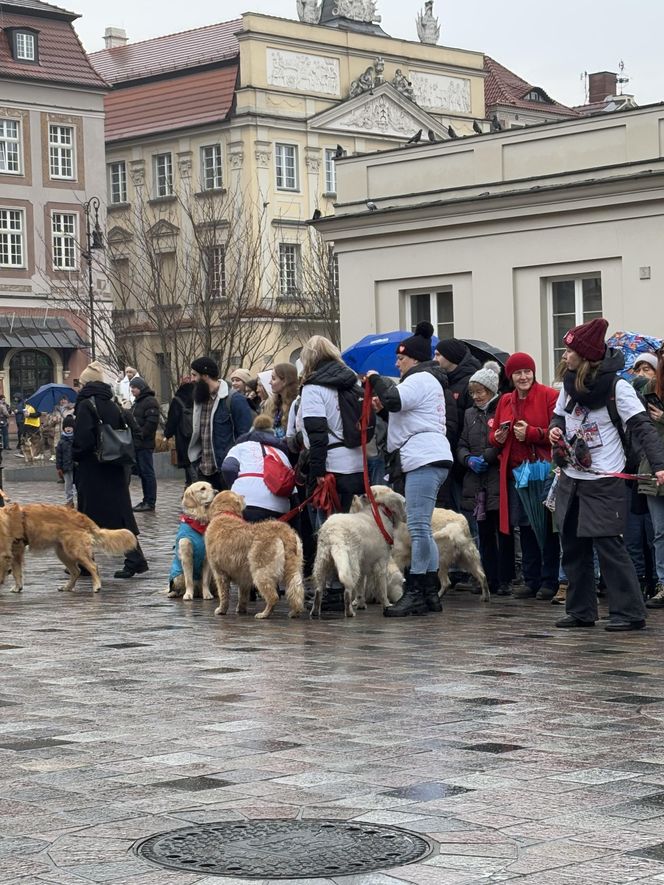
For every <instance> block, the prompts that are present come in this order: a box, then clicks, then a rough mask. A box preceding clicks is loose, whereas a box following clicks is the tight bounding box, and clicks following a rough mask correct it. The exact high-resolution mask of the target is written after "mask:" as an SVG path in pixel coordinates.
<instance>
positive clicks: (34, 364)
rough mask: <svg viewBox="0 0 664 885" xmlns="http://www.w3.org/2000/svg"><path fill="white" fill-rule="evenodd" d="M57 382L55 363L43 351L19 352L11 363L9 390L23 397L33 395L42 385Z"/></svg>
mask: <svg viewBox="0 0 664 885" xmlns="http://www.w3.org/2000/svg"><path fill="white" fill-rule="evenodd" d="M54 381H55V372H54V370H53V361H52V360H51V358H50V357H49V356H48V355H47V354H45V353H42V352H41V350H27V349H26V350H19V351H18V352H17V353H15V354H14V356H13V357H12V358H11V361H10V363H9V389H10V390H11V392H12V393H19V394H20V395H21V396H22V397H24V398H25V397H28V396H32V394H33V393H34V392H35V390H37V389H38V388H40V387H41V386H42V384H52V383H53V382H54Z"/></svg>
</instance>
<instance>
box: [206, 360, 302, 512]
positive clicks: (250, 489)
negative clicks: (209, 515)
mask: <svg viewBox="0 0 664 885" xmlns="http://www.w3.org/2000/svg"><path fill="white" fill-rule="evenodd" d="M293 368H295V367H293ZM272 425H273V422H272V418H271V417H270V416H269V415H257V416H256V417H255V418H254V423H253V425H252V428H251V430H250V431H249V433H245V434H244V435H243V436H241V437H240V438H239V439H238V441H237V443H236V444H235V445H234V446H233V448H232V449H231V450H230V451H229V453H228V454H227V455H226V457H225V458H224V463H223V464H222V465H221V470H222V473H223V476H224V482H225V483H226V485H227V486H228V488H229V489H230V490H231V491H232V492H236V493H237V494H238V495H242V497H243V498H244V504H245V507H244V511H243V513H242V515H243V517H244V519H245V520H246V521H247V522H263V520H265V519H278V518H279V517H280V516H282V515H283V514H284V513H288V511H289V510H290V497H279V496H278V495H275V494H273V493H272V492H271V491H270V490H269V489H268V487H267V486H266V485H265V479H264V478H263V472H264V469H263V459H264V457H265V453H266V451H268V450H269V451H271V452H273V453H274V454H276V456H277V457H278V458H279V459H280V460H281V461H282V463H283V465H284V467H285V468H287V469H289V468H290V466H291V464H290V461H289V459H288V447H287V445H286V440H285V439H277V438H276V436H275V433H274V429H273V426H272ZM294 485H295V482H293V486H294Z"/></svg>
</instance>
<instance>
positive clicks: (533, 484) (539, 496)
mask: <svg viewBox="0 0 664 885" xmlns="http://www.w3.org/2000/svg"><path fill="white" fill-rule="evenodd" d="M512 472H513V474H514V480H515V484H516V490H517V493H518V495H519V498H520V499H521V503H522V504H523V509H524V510H525V513H526V516H527V517H528V522H529V523H530V527H531V528H532V530H533V531H534V532H535V537H536V538H537V543H538V544H539V546H540V550H542V551H544V545H545V544H546V534H547V523H548V521H549V511H548V510H547V509H546V507H545V506H544V502H545V500H546V497H547V493H546V489H545V486H546V481H547V479H548V476H549V474H550V472H551V464H550V463H549V462H548V461H524V462H523V464H521V465H520V466H519V467H515V468H514V470H513V471H512Z"/></svg>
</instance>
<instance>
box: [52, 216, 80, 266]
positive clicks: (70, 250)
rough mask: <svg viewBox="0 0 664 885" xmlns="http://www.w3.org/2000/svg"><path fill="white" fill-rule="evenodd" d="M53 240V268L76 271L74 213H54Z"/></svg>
mask: <svg viewBox="0 0 664 885" xmlns="http://www.w3.org/2000/svg"><path fill="white" fill-rule="evenodd" d="M51 233H52V238H53V268H54V269H55V270H76V215H75V214H74V213H73V212H54V213H53V215H52V216H51Z"/></svg>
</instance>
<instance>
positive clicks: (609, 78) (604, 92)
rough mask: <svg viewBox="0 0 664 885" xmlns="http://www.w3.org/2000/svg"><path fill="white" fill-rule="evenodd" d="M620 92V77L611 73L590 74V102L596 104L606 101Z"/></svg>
mask: <svg viewBox="0 0 664 885" xmlns="http://www.w3.org/2000/svg"><path fill="white" fill-rule="evenodd" d="M617 91H618V75H617V74H612V73H610V72H609V71H598V72H597V73H596V74H588V101H589V102H590V104H594V103H595V102H597V101H604V99H605V98H607V96H609V95H616V93H617Z"/></svg>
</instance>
